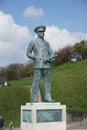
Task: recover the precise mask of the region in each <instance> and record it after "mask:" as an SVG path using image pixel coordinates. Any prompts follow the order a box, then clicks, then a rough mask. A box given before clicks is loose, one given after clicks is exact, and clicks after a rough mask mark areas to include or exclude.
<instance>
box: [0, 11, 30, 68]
mask: <svg viewBox="0 0 87 130" xmlns="http://www.w3.org/2000/svg"><path fill="white" fill-rule="evenodd" d="M30 39H31V34H30V32H29V29H28V28H27V27H26V26H20V25H17V24H16V23H15V21H14V19H13V17H12V16H11V15H8V14H5V13H3V12H2V11H0V66H3V65H7V64H10V63H15V62H18V63H19V62H25V60H26V56H25V52H24V47H25V45H26V43H28V42H29V40H30ZM22 46H23V47H22Z"/></svg>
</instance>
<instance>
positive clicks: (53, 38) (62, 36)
mask: <svg viewBox="0 0 87 130" xmlns="http://www.w3.org/2000/svg"><path fill="white" fill-rule="evenodd" d="M45 38H46V40H47V41H49V43H50V44H51V46H52V48H53V50H55V51H57V50H59V49H61V48H63V47H66V46H67V45H74V44H75V43H76V42H79V41H81V40H87V34H85V33H81V32H75V33H72V32H69V31H68V30H67V29H59V28H58V27H56V26H54V25H53V26H48V27H47V29H46V33H45Z"/></svg>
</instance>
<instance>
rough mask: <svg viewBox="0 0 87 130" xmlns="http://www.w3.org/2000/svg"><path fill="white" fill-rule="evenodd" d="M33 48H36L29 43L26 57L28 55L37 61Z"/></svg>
mask: <svg viewBox="0 0 87 130" xmlns="http://www.w3.org/2000/svg"><path fill="white" fill-rule="evenodd" d="M33 47H34V45H33V42H32V41H31V42H30V43H29V45H28V48H27V51H26V55H27V57H28V58H30V59H33V60H34V59H35V56H34V54H33Z"/></svg>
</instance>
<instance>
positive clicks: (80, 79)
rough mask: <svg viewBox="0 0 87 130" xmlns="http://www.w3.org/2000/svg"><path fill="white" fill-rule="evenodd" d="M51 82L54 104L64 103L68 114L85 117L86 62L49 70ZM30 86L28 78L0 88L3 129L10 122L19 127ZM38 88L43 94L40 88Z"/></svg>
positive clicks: (63, 65)
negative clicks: (72, 113) (21, 108)
mask: <svg viewBox="0 0 87 130" xmlns="http://www.w3.org/2000/svg"><path fill="white" fill-rule="evenodd" d="M51 81H52V82H51V86H52V97H53V99H54V100H55V101H56V102H61V104H66V106H67V110H68V111H73V110H74V111H81V112H84V114H85V115H87V60H82V61H79V62H76V63H71V62H68V63H65V64H62V65H60V66H57V67H54V68H52V76H51ZM41 83H42V82H41ZM31 84H32V77H31V78H29V77H28V78H24V79H22V80H18V81H17V80H15V81H12V82H11V86H10V87H0V113H2V115H3V117H4V119H5V126H7V125H8V123H9V120H11V119H12V120H13V122H14V125H15V126H19V125H20V106H21V105H25V103H26V102H30V93H29V88H30V87H31ZM41 89H42V92H43V87H41ZM42 95H43V94H42Z"/></svg>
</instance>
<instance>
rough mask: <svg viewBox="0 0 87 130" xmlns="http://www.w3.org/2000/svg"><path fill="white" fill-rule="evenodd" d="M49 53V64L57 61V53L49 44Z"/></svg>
mask: <svg viewBox="0 0 87 130" xmlns="http://www.w3.org/2000/svg"><path fill="white" fill-rule="evenodd" d="M48 52H49V57H48V59H47V60H48V61H49V62H52V61H54V60H55V57H56V55H55V53H54V52H53V50H52V48H51V46H50V44H49V43H48Z"/></svg>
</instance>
